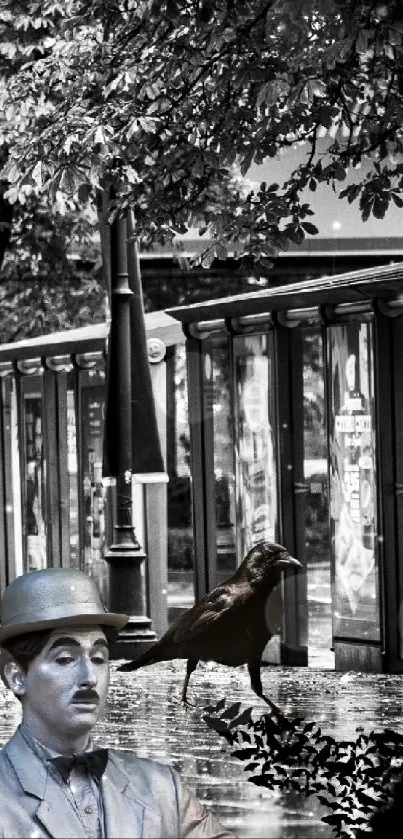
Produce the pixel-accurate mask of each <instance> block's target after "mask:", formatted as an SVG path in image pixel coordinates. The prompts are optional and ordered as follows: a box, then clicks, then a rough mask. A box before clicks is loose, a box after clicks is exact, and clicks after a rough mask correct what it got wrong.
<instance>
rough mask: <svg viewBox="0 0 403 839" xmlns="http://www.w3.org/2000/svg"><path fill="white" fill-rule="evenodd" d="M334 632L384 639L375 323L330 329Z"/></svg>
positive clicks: (346, 635) (340, 634)
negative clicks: (378, 540) (378, 530)
mask: <svg viewBox="0 0 403 839" xmlns="http://www.w3.org/2000/svg"><path fill="white" fill-rule="evenodd" d="M330 333H331V336H330V358H331V367H332V370H331V372H332V379H331V382H332V384H331V394H332V405H331V409H332V410H331V414H332V416H331V423H330V427H331V521H332V544H333V555H334V599H335V626H334V634H335V635H339V636H345V637H357V638H358V637H359V638H366V639H368V640H377V639H378V638H379V602H378V601H379V596H378V568H377V555H376V474H375V468H376V463H375V454H376V453H375V431H374V398H373V364H372V331H371V324H367V323H363V324H358V323H357V324H348V325H340V326H335V327H332V328H331V330H330Z"/></svg>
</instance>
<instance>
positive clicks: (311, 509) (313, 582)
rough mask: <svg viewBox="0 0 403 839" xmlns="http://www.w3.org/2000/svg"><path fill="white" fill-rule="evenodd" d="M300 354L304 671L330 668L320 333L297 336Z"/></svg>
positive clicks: (322, 366)
mask: <svg viewBox="0 0 403 839" xmlns="http://www.w3.org/2000/svg"><path fill="white" fill-rule="evenodd" d="M301 338H302V348H303V386H304V391H303V405H304V482H305V487H306V489H307V491H306V492H305V493H304V501H305V504H304V507H305V522H304V525H305V559H306V568H307V595H308V656H309V665H310V666H316V667H327V668H333V667H334V653H333V652H332V650H331V647H332V591H331V570H330V557H331V545H330V530H329V494H328V469H327V440H326V418H325V381H324V364H323V352H322V332H321V329H320V328H315V329H313V328H312V329H304V330H302V332H301Z"/></svg>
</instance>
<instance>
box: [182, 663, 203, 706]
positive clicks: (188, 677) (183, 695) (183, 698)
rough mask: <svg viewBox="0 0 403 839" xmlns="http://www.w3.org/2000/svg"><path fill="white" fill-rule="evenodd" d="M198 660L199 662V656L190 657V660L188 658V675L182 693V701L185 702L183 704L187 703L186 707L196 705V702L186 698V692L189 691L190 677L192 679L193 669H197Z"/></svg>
mask: <svg viewBox="0 0 403 839" xmlns="http://www.w3.org/2000/svg"><path fill="white" fill-rule="evenodd" d="M198 662H199V659H198V658H188V660H187V664H186V676H185V681H184V683H183V688H182V694H181V702H182V703H183V705H185V707H188V705H194V704H195V703H194V702H189V701H188V699H186V693H187V689H188V684H189V679H190V677H191V675H192V673H193V670H196V667H197V665H198Z"/></svg>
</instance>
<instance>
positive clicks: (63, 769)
mask: <svg viewBox="0 0 403 839" xmlns="http://www.w3.org/2000/svg"><path fill="white" fill-rule="evenodd" d="M49 763H53V766H55V767H56V769H57V771H58V772H59V774H60V775H61V776H62V778H63V781H65V782H66V783H67V781H68V779H69V775H70V772H71V770H72V769H80V770H81V771H82V772H87V774H88V775H92V776H93V778H96V779H97V780H99V778H100V777H101V775H103V773H104V772H105V769H106V764H107V763H108V749H95V750H94V751H93V752H83V753H82V754H79V755H65V756H64V755H62V756H61V757H52V758H49Z"/></svg>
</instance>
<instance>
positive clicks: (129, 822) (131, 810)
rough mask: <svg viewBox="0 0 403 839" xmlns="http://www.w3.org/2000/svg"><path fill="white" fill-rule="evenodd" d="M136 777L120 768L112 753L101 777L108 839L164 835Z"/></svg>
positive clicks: (156, 814) (144, 838)
mask: <svg viewBox="0 0 403 839" xmlns="http://www.w3.org/2000/svg"><path fill="white" fill-rule="evenodd" d="M135 783H136V780H135V777H131V778H130V779H129V778H128V776H127V775H126V774H125V773H124V772H122V771H121V770H120V769H119V766H118V765H117V763H116V762H115V759H114V755H113V752H112V751H110V752H109V760H108V765H107V767H106V770H105V772H104V775H103V776H102V781H101V789H102V798H103V804H104V814H105V835H106V836H107V837H108V839H120V837H121V839H153V838H154V837H155V836H160V835H161V820H160V817H159V815H158V813H157V812H156V811H155V810H154V809H153V808H151V807H150V806H148V805H147V802H143V801H141V799H140V798H138V797H137V796H136V787H135Z"/></svg>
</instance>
